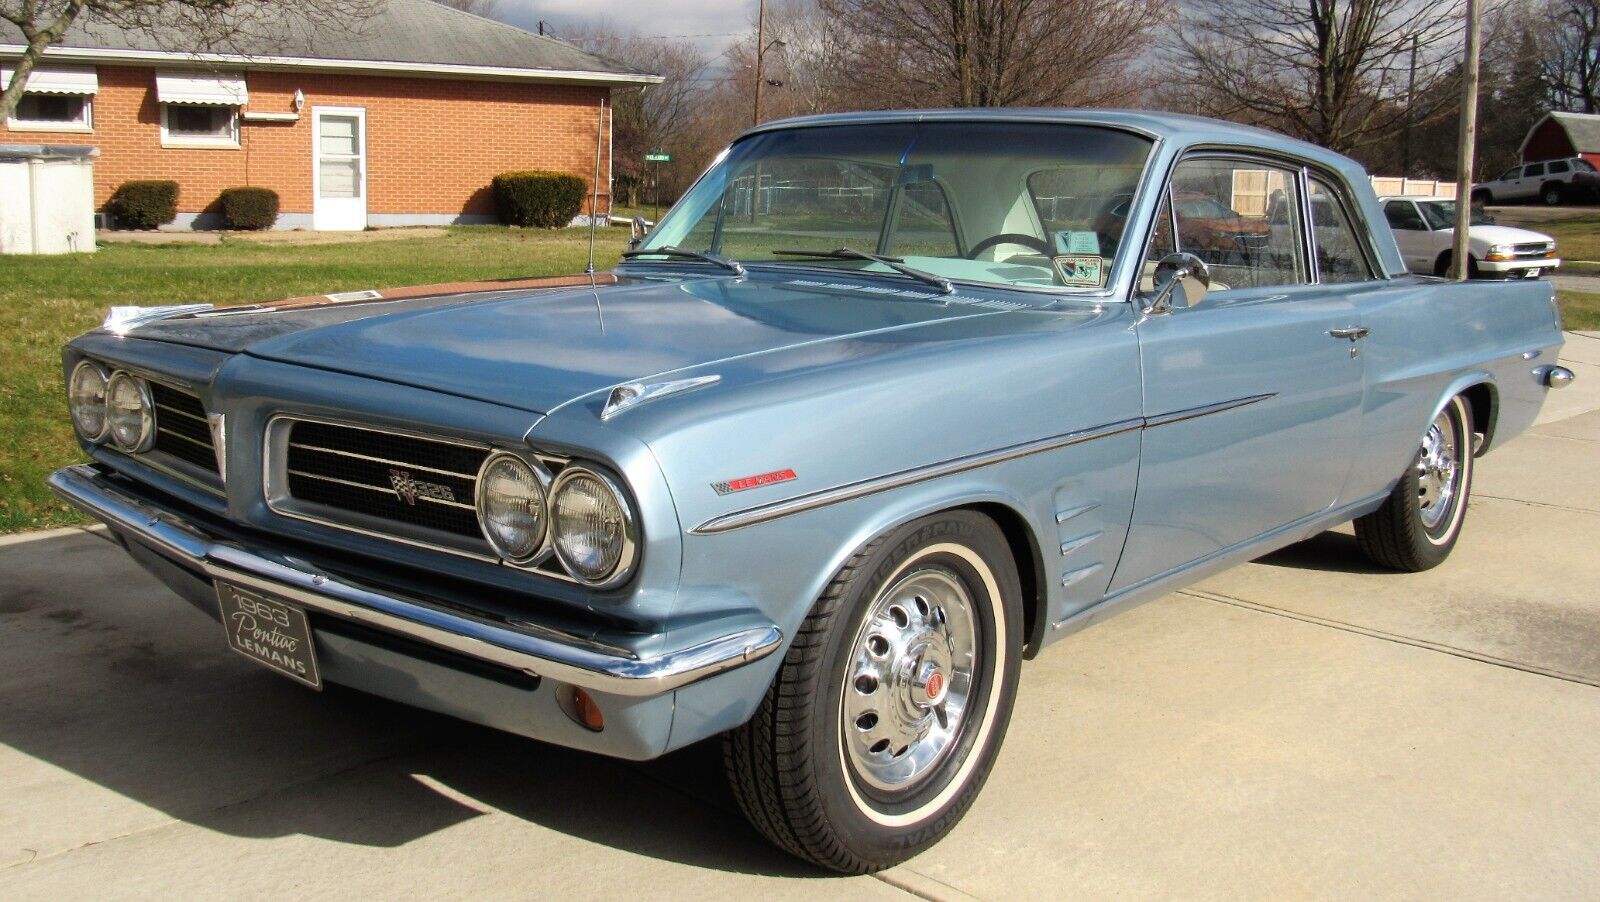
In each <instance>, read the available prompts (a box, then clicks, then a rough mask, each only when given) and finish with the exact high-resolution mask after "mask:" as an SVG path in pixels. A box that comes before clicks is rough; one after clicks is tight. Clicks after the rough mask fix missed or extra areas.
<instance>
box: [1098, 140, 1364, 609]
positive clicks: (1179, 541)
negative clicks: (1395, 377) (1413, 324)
mask: <svg viewBox="0 0 1600 902" xmlns="http://www.w3.org/2000/svg"><path fill="white" fill-rule="evenodd" d="M1305 183H1306V182H1305V176H1304V173H1303V171H1302V170H1299V169H1295V168H1292V167H1286V166H1283V165H1281V164H1277V163H1273V162H1268V161H1264V160H1260V161H1258V160H1255V159H1251V158H1248V157H1231V156H1192V157H1188V158H1185V159H1184V160H1183V161H1181V162H1180V163H1179V164H1178V166H1177V167H1176V168H1175V169H1174V172H1173V176H1172V179H1171V183H1170V185H1169V187H1168V194H1167V198H1166V201H1165V202H1164V203H1163V208H1162V212H1161V214H1160V215H1161V216H1163V217H1171V222H1168V223H1163V224H1161V226H1160V227H1158V228H1156V229H1154V230H1153V233H1154V238H1153V239H1152V243H1151V248H1150V249H1149V251H1147V255H1146V256H1147V269H1148V268H1149V262H1153V261H1155V260H1159V258H1160V257H1161V256H1163V255H1164V254H1166V253H1170V252H1171V251H1172V250H1173V249H1174V248H1173V241H1172V238H1171V236H1172V235H1173V234H1174V233H1176V234H1178V235H1180V236H1181V235H1183V234H1184V233H1185V232H1186V231H1187V230H1186V229H1185V228H1184V223H1183V221H1182V216H1181V214H1178V213H1175V212H1174V204H1173V201H1174V198H1175V197H1177V198H1186V197H1187V198H1192V197H1196V196H1201V195H1207V196H1210V197H1212V198H1214V199H1216V200H1217V201H1218V202H1220V203H1222V204H1224V205H1227V206H1229V207H1231V208H1232V209H1234V210H1235V211H1237V212H1238V213H1239V217H1240V219H1241V220H1249V219H1250V218H1252V217H1253V216H1262V217H1263V218H1265V216H1266V215H1267V211H1268V210H1273V209H1276V208H1278V206H1279V205H1283V204H1286V205H1288V207H1289V211H1290V214H1289V215H1288V216H1287V221H1288V222H1289V223H1290V224H1291V227H1290V228H1287V229H1283V228H1279V229H1270V228H1269V229H1264V230H1261V231H1255V230H1245V229H1235V230H1234V231H1235V232H1236V233H1237V234H1238V235H1240V236H1243V235H1249V236H1251V237H1252V238H1254V237H1255V236H1258V235H1264V236H1265V238H1264V240H1259V241H1255V240H1252V241H1249V242H1248V243H1247V241H1246V240H1245V239H1244V238H1243V237H1240V239H1239V240H1238V241H1237V242H1236V243H1235V245H1234V246H1233V247H1231V248H1226V249H1224V248H1222V247H1221V246H1220V245H1221V244H1222V242H1221V241H1220V239H1219V240H1216V241H1214V242H1213V243H1212V246H1211V247H1206V248H1197V249H1195V250H1194V252H1195V253H1197V255H1198V256H1200V257H1201V259H1202V260H1204V261H1205V262H1206V263H1207V264H1208V266H1209V268H1210V273H1211V279H1212V291H1211V292H1210V294H1208V295H1207V296H1206V298H1205V299H1204V301H1203V302H1202V303H1200V304H1199V305H1197V306H1194V307H1176V308H1174V309H1173V310H1172V311H1171V312H1170V313H1164V314H1151V315H1147V316H1145V317H1144V318H1143V319H1142V320H1141V321H1140V322H1139V323H1138V325H1137V326H1136V327H1135V329H1136V332H1137V334H1138V338H1139V352H1140V358H1141V364H1142V367H1143V373H1144V411H1145V414H1144V415H1145V419H1146V428H1145V430H1144V432H1143V434H1142V437H1141V450H1140V465H1139V478H1138V488H1137V493H1136V495H1135V498H1136V500H1135V503H1134V511H1133V518H1132V522H1131V524H1130V530H1129V535H1128V540H1127V544H1126V547H1125V549H1124V551H1123V555H1122V559H1121V561H1120V562H1119V563H1118V566H1117V570H1116V573H1115V574H1114V576H1113V579H1112V584H1111V587H1110V589H1111V591H1113V592H1115V591H1119V590H1122V589H1126V588H1130V587H1133V586H1135V585H1138V584H1141V583H1144V582H1147V581H1149V580H1153V579H1156V578H1158V577H1161V576H1162V575H1165V574H1168V573H1172V572H1174V571H1177V570H1180V569H1182V568H1184V567H1185V566H1186V565H1189V564H1193V563H1196V562H1200V561H1203V560H1205V559H1207V558H1210V557H1214V556H1217V555H1219V554H1222V553H1224V552H1226V551H1228V550H1230V549H1233V548H1236V547H1239V546H1241V545H1245V544H1247V543H1249V542H1250V541H1251V540H1253V539H1255V538H1257V537H1259V536H1262V535H1263V534H1266V533H1269V532H1272V531H1274V530H1276V529H1278V528H1280V527H1283V526H1285V525H1287V524H1291V523H1296V522H1299V521H1304V520H1306V519H1308V518H1309V517H1312V516H1314V515H1315V514H1317V513H1319V512H1322V511H1325V510H1327V509H1329V508H1330V507H1332V506H1333V505H1334V503H1335V501H1336V500H1337V498H1338V496H1339V493H1340V490H1341V488H1342V487H1343V484H1344V482H1345V479H1346V476H1347V474H1348V472H1349V469H1350V464H1351V460H1352V458H1353V456H1354V453H1355V451H1356V443H1357V435H1358V431H1359V430H1358V428H1357V427H1358V425H1359V424H1358V421H1357V420H1358V417H1359V414H1360V405H1361V396H1362V361H1361V359H1360V358H1359V356H1357V354H1356V351H1355V348H1356V343H1355V338H1354V335H1355V334H1357V333H1356V332H1355V331H1354V330H1356V329H1358V328H1359V322H1358V316H1357V312H1356V310H1355V307H1354V306H1353V305H1352V304H1351V303H1349V301H1348V300H1346V299H1345V297H1344V293H1343V291H1342V289H1341V287H1340V286H1339V285H1338V284H1334V283H1332V282H1330V281H1326V280H1324V281H1321V282H1319V280H1318V278H1317V273H1316V269H1315V267H1314V266H1313V265H1312V263H1311V260H1310V259H1309V255H1308V249H1309V247H1310V241H1309V238H1308V235H1307V229H1306V222H1307V216H1306V213H1305V210H1306V205H1305V204H1306V199H1305V198H1306V195H1305V192H1306V188H1305ZM1262 185H1264V186H1265V190H1264V191H1257V192H1255V194H1254V196H1244V192H1243V191H1242V190H1241V189H1242V188H1244V187H1258V188H1259V187H1260V186H1262ZM1260 201H1265V203H1264V204H1262V203H1260ZM1178 206H1179V207H1181V206H1182V204H1181V202H1180V203H1179V204H1178ZM1176 249H1177V250H1180V251H1182V250H1184V249H1185V248H1184V245H1183V241H1182V239H1181V238H1179V239H1178V241H1177V246H1176ZM1341 335H1344V336H1351V337H1340V336H1341Z"/></svg>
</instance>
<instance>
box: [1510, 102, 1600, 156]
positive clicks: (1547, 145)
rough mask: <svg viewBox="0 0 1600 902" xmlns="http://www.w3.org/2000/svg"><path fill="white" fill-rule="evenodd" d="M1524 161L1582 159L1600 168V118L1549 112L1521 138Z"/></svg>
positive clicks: (1588, 115)
mask: <svg viewBox="0 0 1600 902" xmlns="http://www.w3.org/2000/svg"><path fill="white" fill-rule="evenodd" d="M1521 153H1522V162H1524V163H1538V162H1540V161H1542V160H1562V159H1566V158H1567V157H1583V158H1584V159H1585V160H1588V161H1589V162H1590V163H1592V164H1593V165H1594V166H1595V167H1596V168H1600V115H1595V114H1593V113H1546V114H1545V115H1544V118H1543V119H1540V120H1539V121H1538V122H1536V123H1534V126H1533V128H1531V129H1529V130H1528V137H1526V138H1523V139H1522V149H1521Z"/></svg>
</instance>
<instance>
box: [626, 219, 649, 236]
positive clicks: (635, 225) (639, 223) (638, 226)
mask: <svg viewBox="0 0 1600 902" xmlns="http://www.w3.org/2000/svg"><path fill="white" fill-rule="evenodd" d="M628 226H629V229H630V231H631V232H632V234H633V240H634V241H640V240H642V239H643V238H644V236H645V233H646V232H647V231H648V229H647V228H646V226H645V222H644V217H643V216H635V217H633V221H632V222H630V223H628Z"/></svg>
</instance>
